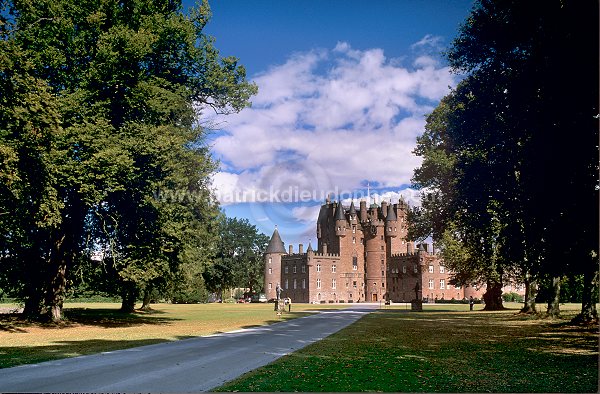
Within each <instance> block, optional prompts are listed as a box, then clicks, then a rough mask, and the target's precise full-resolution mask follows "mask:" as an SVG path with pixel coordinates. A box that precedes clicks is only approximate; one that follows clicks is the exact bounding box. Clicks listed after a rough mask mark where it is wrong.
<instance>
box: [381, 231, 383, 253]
mask: <svg viewBox="0 0 600 394" xmlns="http://www.w3.org/2000/svg"><path fill="white" fill-rule="evenodd" d="M381 240H382V241H383V235H382V236H381ZM381 250H383V247H382V249H381Z"/></svg>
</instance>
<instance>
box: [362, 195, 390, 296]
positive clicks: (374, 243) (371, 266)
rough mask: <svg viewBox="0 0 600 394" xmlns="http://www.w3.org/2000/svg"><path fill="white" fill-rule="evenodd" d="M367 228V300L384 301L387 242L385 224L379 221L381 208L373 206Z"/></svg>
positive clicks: (364, 223)
mask: <svg viewBox="0 0 600 394" xmlns="http://www.w3.org/2000/svg"><path fill="white" fill-rule="evenodd" d="M369 214H370V215H369V220H367V221H366V222H363V223H362V225H363V227H364V228H365V232H364V235H365V277H366V278H365V300H366V301H367V302H377V301H381V300H383V299H384V296H385V293H386V288H385V283H386V278H385V261H386V242H385V230H384V224H385V223H384V222H383V221H382V220H380V219H379V208H378V207H377V204H372V205H371V209H369Z"/></svg>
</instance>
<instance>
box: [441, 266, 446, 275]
mask: <svg viewBox="0 0 600 394" xmlns="http://www.w3.org/2000/svg"><path fill="white" fill-rule="evenodd" d="M445 272H446V269H445V268H444V266H443V265H440V274H443V273H445Z"/></svg>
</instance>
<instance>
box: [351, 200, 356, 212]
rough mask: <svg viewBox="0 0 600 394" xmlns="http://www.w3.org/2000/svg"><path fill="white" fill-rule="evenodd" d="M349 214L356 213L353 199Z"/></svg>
mask: <svg viewBox="0 0 600 394" xmlns="http://www.w3.org/2000/svg"><path fill="white" fill-rule="evenodd" d="M350 215H356V208H354V201H352V202H351V203H350Z"/></svg>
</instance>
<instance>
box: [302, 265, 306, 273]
mask: <svg viewBox="0 0 600 394" xmlns="http://www.w3.org/2000/svg"><path fill="white" fill-rule="evenodd" d="M302 273H303V274H304V273H306V265H304V264H302Z"/></svg>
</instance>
